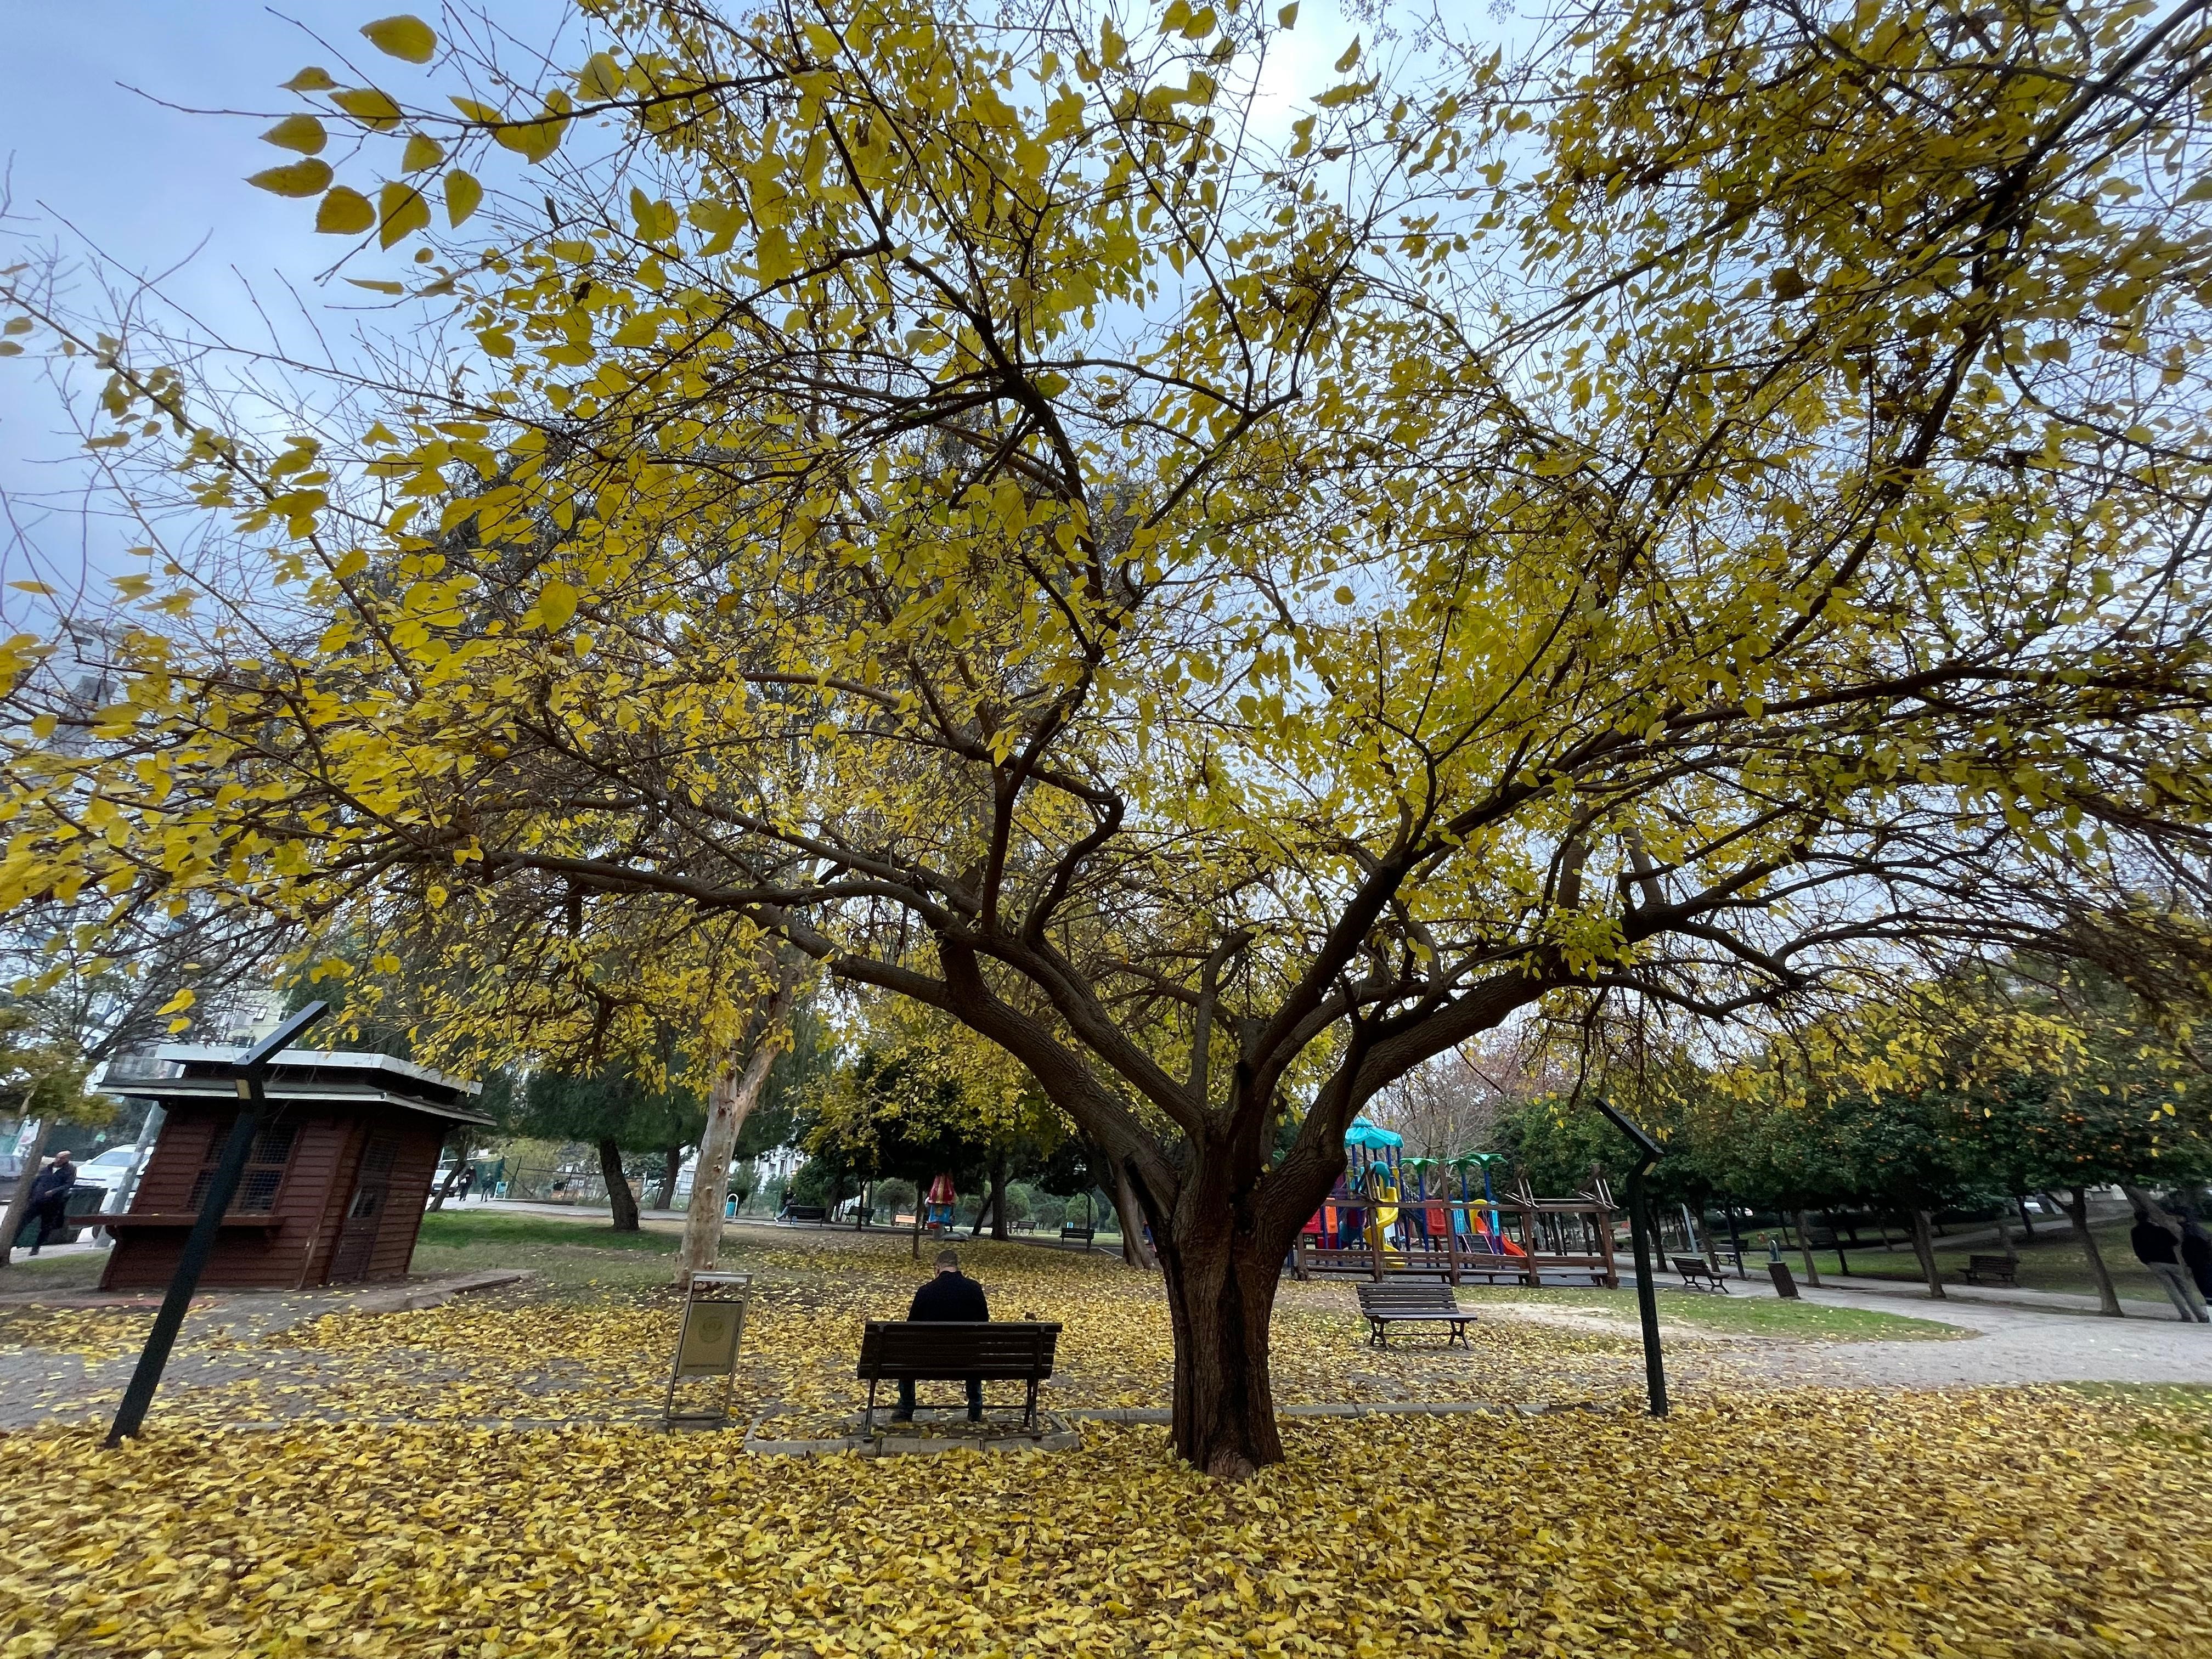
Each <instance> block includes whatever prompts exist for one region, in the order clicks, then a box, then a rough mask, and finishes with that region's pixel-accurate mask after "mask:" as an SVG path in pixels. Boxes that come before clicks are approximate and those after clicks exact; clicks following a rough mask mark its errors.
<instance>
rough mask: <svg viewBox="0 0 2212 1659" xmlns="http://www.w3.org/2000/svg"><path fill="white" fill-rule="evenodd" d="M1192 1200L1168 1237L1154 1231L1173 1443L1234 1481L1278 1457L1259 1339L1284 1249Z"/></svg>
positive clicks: (1264, 1333) (1264, 1335) (1191, 1459)
mask: <svg viewBox="0 0 2212 1659" xmlns="http://www.w3.org/2000/svg"><path fill="white" fill-rule="evenodd" d="M1196 1207H1197V1206H1186V1213H1185V1214H1184V1215H1183V1216H1179V1217H1178V1220H1179V1221H1181V1222H1182V1227H1181V1231H1178V1232H1176V1233H1174V1234H1173V1236H1172V1237H1169V1238H1167V1239H1164V1240H1160V1235H1159V1233H1158V1231H1155V1232H1154V1235H1153V1237H1154V1238H1155V1239H1156V1240H1160V1248H1159V1252H1158V1260H1159V1266H1160V1268H1161V1272H1162V1275H1163V1277H1164V1280H1165V1283H1166V1286H1167V1293H1168V1311H1169V1316H1170V1320H1171V1321H1172V1322H1173V1324H1174V1328H1175V1356H1176V1358H1175V1427H1174V1436H1175V1450H1176V1455H1177V1456H1179V1457H1181V1458H1182V1460H1183V1461H1184V1462H1187V1463H1188V1464H1190V1465H1191V1466H1192V1467H1193V1468H1198V1469H1202V1470H1204V1471H1205V1472H1206V1474H1210V1475H1212V1476H1214V1477H1216V1478H1217V1479H1219V1480H1243V1478H1244V1477H1245V1476H1247V1475H1249V1474H1252V1473H1253V1471H1255V1469H1258V1468H1261V1467H1262V1466H1263V1465H1266V1464H1269V1463H1279V1462H1282V1461H1283V1442H1282V1437H1281V1436H1280V1435H1279V1433H1278V1432H1277V1431H1276V1426H1275V1405H1274V1395H1273V1389H1272V1386H1271V1383H1270V1382H1269V1378H1268V1375H1267V1340H1268V1316H1269V1314H1270V1313H1271V1312H1272V1311H1273V1308H1274V1302H1275V1287H1276V1285H1277V1284H1278V1282H1279V1276H1280V1274H1281V1272H1282V1266H1283V1255H1284V1250H1283V1249H1278V1248H1275V1247H1274V1246H1273V1245H1272V1244H1263V1243H1261V1242H1260V1241H1259V1240H1257V1239H1255V1237H1253V1235H1252V1234H1251V1233H1250V1232H1249V1231H1245V1230H1243V1229H1241V1228H1239V1227H1238V1225H1237V1222H1236V1220H1235V1218H1233V1217H1232V1216H1231V1214H1229V1213H1226V1207H1227V1206H1219V1207H1215V1206H1207V1207H1206V1210H1205V1211H1204V1212H1199V1213H1192V1212H1194V1211H1195V1210H1196ZM1122 1225H1124V1226H1125V1227H1126V1226H1127V1225H1128V1224H1127V1221H1126V1220H1125V1221H1124V1222H1123V1224H1122ZM1125 1237H1126V1235H1125ZM1284 1248H1285V1249H1286V1248H1287V1246H1285V1247H1284Z"/></svg>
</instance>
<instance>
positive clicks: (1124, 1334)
mask: <svg viewBox="0 0 2212 1659" xmlns="http://www.w3.org/2000/svg"><path fill="white" fill-rule="evenodd" d="M963 1249H965V1251H966V1255H967V1260H968V1261H969V1267H970V1270H971V1271H973V1272H974V1273H976V1274H977V1275H978V1276H979V1277H980V1278H981V1279H982V1280H983V1282H984V1284H985V1285H987V1287H988V1289H989V1291H990V1295H991V1305H992V1310H993V1311H994V1313H995V1314H996V1315H997V1316H999V1317H1000V1318H1002V1319H1005V1318H1018V1317H1027V1316H1038V1317H1041V1318H1045V1319H1052V1320H1057V1321H1059V1322H1060V1324H1061V1325H1062V1327H1063V1329H1062V1333H1061V1336H1060V1347H1059V1358H1058V1375H1057V1376H1054V1379H1053V1381H1052V1383H1050V1384H1049V1385H1048V1389H1047V1401H1046V1403H1047V1404H1048V1405H1049V1406H1051V1407H1054V1408H1056V1409H1063V1410H1065V1409H1079V1408H1094V1407H1164V1406H1166V1405H1167V1404H1168V1403H1169V1401H1170V1396H1171V1391H1172V1383H1173V1376H1174V1351H1173V1344H1172V1340H1171V1333H1170V1325H1169V1319H1168V1310H1167V1302H1166V1297H1165V1296H1164V1292H1163V1291H1162V1289H1161V1286H1160V1282H1159V1280H1158V1278H1157V1276H1155V1275H1152V1274H1147V1273H1138V1272H1135V1271H1133V1270H1132V1269H1130V1268H1127V1267H1124V1266H1123V1265H1122V1264H1121V1262H1120V1261H1115V1260H1113V1259H1111V1258H1109V1257H1104V1256H1100V1255H1076V1254H1073V1253H1062V1252H1057V1251H1048V1250H1038V1249H1028V1248H1024V1247H1021V1246H993V1245H990V1244H987V1243H985V1244H980V1245H968V1246H963ZM723 1265H724V1266H725V1267H733V1268H737V1269H739V1270H749V1271H750V1272H752V1273H754V1274H755V1276H756V1282H755V1288H754V1295H753V1302H752V1308H751V1311H750V1315H749V1318H748V1323H747V1327H746V1332H745V1338H744V1350H743V1354H742V1357H741V1359H740V1362H739V1366H738V1388H737V1393H736V1396H735V1399H734V1401H733V1408H734V1409H735V1410H736V1411H737V1412H738V1413H739V1414H740V1415H747V1416H749V1415H750V1414H751V1413H755V1412H757V1411H760V1410H763V1409H766V1408H768V1407H772V1406H787V1407H799V1408H803V1409H807V1410H824V1409H830V1410H835V1409H845V1408H857V1407H858V1406H859V1404H860V1401H861V1400H862V1399H863V1398H864V1397H865V1395H866V1386H865V1385H864V1384H862V1383H860V1382H859V1381H858V1380H857V1379H856V1378H855V1377H854V1364H855V1361H856V1360H857V1358H858V1357H859V1353H860V1328H861V1326H862V1325H863V1323H865V1322H866V1321H867V1320H869V1319H896V1318H899V1317H902V1316H903V1315H904V1313H905V1310H906V1306H907V1303H908V1299H909V1298H910V1297H911V1296H912V1295H913V1291H914V1287H915V1285H916V1284H917V1283H918V1282H919V1281H920V1279H921V1278H922V1277H923V1276H925V1274H926V1273H927V1268H923V1267H917V1266H916V1265H915V1263H914V1262H913V1261H911V1260H909V1259H908V1253H907V1248H906V1243H905V1241H904V1240H902V1239H885V1238H884V1237H882V1236H880V1235H877V1236H873V1237H865V1236H864V1237H850V1236H846V1237H840V1236H838V1235H835V1234H830V1235H825V1236H817V1237H814V1238H811V1239H809V1240H807V1241H806V1243H805V1245H804V1246H803V1247H799V1248H794V1247H793V1246H792V1245H788V1244H786V1243H783V1242H782V1241H781V1240H772V1241H769V1242H765V1243H738V1244H737V1245H735V1246H734V1248H732V1249H728V1250H726V1255H725V1260H724V1262H723ZM680 1306H681V1304H680V1300H679V1298H678V1296H677V1293H676V1292H675V1291H673V1290H672V1289H671V1288H669V1287H667V1286H665V1285H662V1286H647V1287H641V1286H640V1285H636V1284H635V1283H629V1284H619V1285H586V1286H583V1287H580V1288H570V1289H568V1290H560V1289H554V1288H548V1287H539V1288H537V1289H513V1290H507V1291H494V1292H489V1293H485V1294H480V1295H472V1296H468V1297H459V1298H456V1299H455V1300H453V1301H451V1302H448V1303H447V1304H443V1305H442V1306H440V1307H436V1308H429V1309H422V1310H413V1311H407V1312H383V1313H371V1312H361V1311H341V1312H336V1313H331V1314H328V1315H325V1316H322V1317H319V1318H316V1319H313V1320H312V1321H309V1322H306V1323H302V1324H298V1325H294V1326H292V1327H290V1328H286V1329H282V1330H276V1331H274V1332H271V1333H270V1334H268V1335H266V1336H264V1337H262V1338H261V1339H260V1340H249V1341H245V1342H234V1341H231V1340H229V1339H228V1337H227V1336H226V1335H225V1334H222V1332H221V1331H220V1330H219V1329H218V1328H216V1325H215V1324H214V1323H213V1322H210V1320H209V1319H208V1318H206V1317H204V1316H200V1315H198V1314H197V1313H196V1314H195V1316H194V1317H193V1318H192V1319H191V1320H188V1321H187V1322H186V1325H185V1340H184V1341H183V1342H182V1344H181V1345H180V1346H179V1350H178V1354H177V1358H176V1359H175V1360H174V1361H173V1364H172V1370H171V1374H170V1378H169V1380H168V1382H167V1383H165V1384H164V1388H163V1393H162V1395H161V1401H160V1403H159V1404H158V1406H157V1407H156V1411H157V1414H159V1415H161V1416H163V1417H166V1418H169V1419H173V1420H191V1421H196V1422H204V1423H210V1424H213V1423H239V1422H264V1421H268V1420H270V1419H283V1418H290V1417H297V1416H301V1415H315V1416H321V1417H325V1418H331V1419H352V1418H371V1419H379V1420H389V1419H427V1420H447V1421H451V1420H481V1421H491V1422H502V1423H509V1422H515V1421H522V1422H532V1423H543V1422H548V1421H556V1420H557V1421H565V1420H573V1419H590V1420H602V1421H603V1420H610V1419H611V1420H617V1421H623V1420H643V1419H647V1418H649V1417H653V1416H657V1414H658V1413H659V1410H660V1407H661V1401H662V1399H663V1395H664V1390H665V1388H666V1385H667V1367H668V1364H669V1358H670V1355H671V1352H672V1351H673V1349H674V1346H675V1340H676V1331H677V1324H678V1317H679V1309H680ZM100 1317H101V1319H103V1320H106V1321H107V1322H106V1323H101V1324H94V1323H88V1322H87V1321H86V1319H85V1316H82V1315H81V1314H79V1313H76V1312H75V1311H73V1310H48V1311H47V1312H46V1313H45V1314H44V1315H42V1316H40V1318H43V1319H44V1320H45V1321H46V1322H48V1323H47V1324H46V1325H45V1326H44V1327H43V1329H44V1330H46V1331H47V1332H50V1333H51V1334H52V1335H53V1336H54V1337H55V1338H57V1339H58V1340H55V1341H54V1342H52V1343H50V1344H49V1345H48V1346H54V1347H56V1348H60V1349H67V1350H69V1351H71V1352H81V1353H82V1355H83V1357H84V1358H86V1360H87V1361H88V1362H91V1361H99V1360H105V1361H106V1362H109V1364H108V1368H107V1369H105V1370H100V1372H99V1373H98V1374H97V1376H91V1377H87V1376H82V1374H81V1373H79V1372H77V1371H76V1370H65V1371H62V1372H58V1374H57V1377H56V1379H55V1381H54V1383H52V1387H51V1389H49V1390H48V1391H47V1392H48V1395H49V1397H48V1398H47V1399H46V1400H44V1401H41V1402H40V1404H42V1405H43V1406H44V1407H45V1408H46V1412H47V1414H48V1415H49V1416H50V1417H55V1418H58V1417H65V1416H67V1415H69V1414H70V1413H73V1412H82V1411H84V1410H86V1409H88V1407H103V1408H104V1407H109V1406H110V1405H112V1401H113V1399H115V1398H116V1397H118V1395H119V1394H120V1390H121V1389H122V1385H123V1382H124V1380H125V1376H126V1375H127V1372H128V1369H129V1366H128V1359H127V1357H128V1356H129V1355H130V1354H131V1353H133V1352H136V1348H137V1342H138V1340H140V1338H141V1337H142V1336H143V1331H144V1329H145V1328H146V1326H147V1324H148V1323H149V1322H150V1319H151V1314H150V1312H148V1311H143V1310H102V1312H101V1315H100ZM21 1329H22V1332H23V1334H24V1336H25V1337H26V1338H27V1337H30V1336H33V1335H34V1334H37V1333H38V1332H39V1331H40V1329H41V1327H40V1325H39V1323H38V1322H37V1321H35V1320H33V1318H32V1317H31V1316H28V1315H26V1316H22V1319H21ZM95 1335H96V1336H97V1339H98V1340H97V1341H95ZM1365 1338H1366V1327H1365V1325H1364V1322H1362V1321H1361V1320H1360V1319H1359V1317H1358V1311H1357V1303H1356V1300H1355V1297H1354V1292H1353V1287H1352V1285H1350V1284H1348V1283H1334V1284H1316V1285H1297V1284H1286V1285H1284V1286H1283V1288H1282V1295H1281V1298H1280V1300H1279V1304H1278V1306H1277V1310H1276V1315H1275V1319H1274V1325H1273V1370H1274V1377H1275V1385H1276V1395H1277V1398H1278V1400H1279V1401H1281V1402H1282V1403H1284V1404H1296V1403H1304V1402H1309V1401H1414V1400H1446V1401H1469V1400H1480V1401H1498V1402H1505V1403H1516V1404H1525V1403H1544V1404H1559V1403H1565V1402H1569V1401H1585V1400H1593V1399H1603V1400H1607V1401H1610V1400H1612V1399H1614V1398H1617V1397H1619V1396H1620V1395H1621V1394H1622V1393H1623V1392H1624V1391H1625V1390H1627V1389H1632V1388H1633V1387H1635V1386H1636V1384H1637V1380H1638V1377H1639V1376H1640V1375H1641V1365H1642V1360H1641V1358H1640V1354H1641V1350H1640V1348H1639V1347H1638V1344H1637V1341H1636V1340H1635V1338H1634V1336H1633V1335H1632V1334H1626V1333H1620V1334H1616V1333H1612V1332H1607V1331H1605V1330H1603V1329H1601V1328H1600V1329H1592V1330H1586V1331H1584V1330H1560V1329H1553V1328H1543V1327H1541V1326H1539V1325H1537V1324H1534V1323H1532V1322H1527V1321H1523V1320H1519V1319H1516V1318H1514V1317H1512V1316H1510V1314H1508V1315H1505V1316H1498V1317H1490V1316H1485V1317H1483V1318H1481V1319H1479V1320H1478V1321H1477V1322H1476V1323H1475V1325H1474V1328H1473V1329H1472V1330H1471V1331H1470V1333H1469V1346H1467V1347H1465V1348H1462V1347H1457V1346H1446V1345H1445V1344H1444V1342H1443V1335H1442V1333H1441V1332H1434V1333H1431V1332H1425V1331H1424V1332H1419V1333H1407V1332H1403V1331H1401V1332H1399V1333H1397V1334H1394V1336H1393V1340H1392V1342H1391V1346H1390V1347H1389V1350H1388V1351H1387V1352H1378V1351H1376V1350H1375V1349H1372V1348H1370V1347H1368V1346H1366V1340H1365ZM78 1344H83V1345H85V1346H77V1345H78ZM1675 1346H1677V1347H1678V1348H1680V1349H1682V1350H1683V1351H1687V1349H1688V1348H1689V1347H1691V1346H1694V1345H1692V1344H1677V1345H1675ZM928 1386H929V1385H925V1394H926V1395H927V1392H928ZM948 1386H949V1385H948ZM1009 1386H1010V1387H1011V1385H1009ZM1018 1395H1019V1390H1018V1389H1014V1390H1013V1392H1012V1394H1009V1395H1006V1398H1009V1399H1012V1398H1018ZM948 1397H950V1396H949V1395H948ZM996 1397H998V1396H997V1395H994V1398H996Z"/></svg>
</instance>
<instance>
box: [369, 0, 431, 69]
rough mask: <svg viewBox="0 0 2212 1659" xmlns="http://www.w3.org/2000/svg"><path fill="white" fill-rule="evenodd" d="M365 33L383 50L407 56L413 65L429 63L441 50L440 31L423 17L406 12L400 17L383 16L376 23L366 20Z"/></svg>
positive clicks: (393, 55) (371, 42)
mask: <svg viewBox="0 0 2212 1659" xmlns="http://www.w3.org/2000/svg"><path fill="white" fill-rule="evenodd" d="M361 32H362V33H363V34H365V35H367V36H368V44H369V45H371V46H374V47H375V48H376V49H377V50H378V51H379V52H383V53H385V54H386V55H387V56H389V57H392V58H405V59H406V60H407V61H408V62H409V63H410V64H427V63H428V62H429V61H430V59H431V58H433V57H434V56H435V55H436V53H437V51H438V36H437V33H436V31H435V30H434V29H432V28H431V27H430V26H429V25H428V23H426V22H424V21H422V19H421V18H419V17H413V16H410V15H407V14H405V13H404V12H403V13H402V14H400V15H398V16H397V17H380V18H378V19H377V20H376V21H374V23H363V24H362V26H361Z"/></svg>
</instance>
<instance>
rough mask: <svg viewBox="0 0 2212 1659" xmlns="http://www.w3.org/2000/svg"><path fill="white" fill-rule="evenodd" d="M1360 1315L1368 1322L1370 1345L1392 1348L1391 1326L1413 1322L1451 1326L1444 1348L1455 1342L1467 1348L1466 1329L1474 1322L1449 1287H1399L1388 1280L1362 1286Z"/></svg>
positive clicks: (1360, 1287)
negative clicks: (1378, 1283)
mask: <svg viewBox="0 0 2212 1659" xmlns="http://www.w3.org/2000/svg"><path fill="white" fill-rule="evenodd" d="M1359 1312H1360V1316H1361V1317H1362V1318H1364V1319H1365V1320H1366V1322H1367V1327H1368V1329H1367V1342H1368V1346H1370V1347H1376V1348H1387V1347H1389V1346H1390V1337H1389V1328H1390V1327H1391V1326H1393V1325H1402V1324H1411V1323H1427V1324H1431V1325H1449V1326H1450V1327H1451V1334H1450V1335H1449V1336H1448V1337H1446V1338H1445V1339H1444V1341H1445V1346H1450V1345H1451V1344H1452V1343H1454V1342H1456V1343H1458V1344H1459V1345H1460V1346H1462V1348H1464V1347H1466V1346H1468V1341H1467V1328H1468V1326H1469V1325H1471V1324H1473V1323H1474V1315H1473V1314H1471V1313H1468V1311H1467V1310H1464V1309H1463V1308H1462V1307H1461V1306H1460V1305H1459V1298H1458V1297H1455V1296H1454V1295H1453V1294H1452V1288H1451V1286H1450V1285H1413V1284H1407V1285H1399V1284H1392V1283H1390V1282H1389V1280H1387V1279H1386V1280H1385V1281H1384V1282H1383V1283H1382V1284H1380V1285H1361V1286H1359Z"/></svg>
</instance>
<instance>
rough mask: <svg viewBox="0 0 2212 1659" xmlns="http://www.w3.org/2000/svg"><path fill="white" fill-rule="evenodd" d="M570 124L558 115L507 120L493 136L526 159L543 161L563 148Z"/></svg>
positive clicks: (494, 130) (493, 130)
mask: <svg viewBox="0 0 2212 1659" xmlns="http://www.w3.org/2000/svg"><path fill="white" fill-rule="evenodd" d="M456 101H459V100H456ZM567 129H568V122H567V121H566V120H565V119H563V118H560V117H558V116H556V117H553V118H550V119H548V120H544V121H507V122H502V123H501V125H498V126H496V127H495V128H493V129H492V135H491V136H492V137H494V138H495V139H496V140H497V141H498V142H499V143H500V144H501V146H503V147H504V148H506V149H511V150H514V151H517V152H519V153H520V155H521V156H522V158H523V159H524V160H525V161H544V159H545V158H546V157H547V156H549V155H551V154H552V153H553V152H554V151H555V150H556V149H560V148H561V139H562V135H563V133H564V132H565V131H567Z"/></svg>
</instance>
